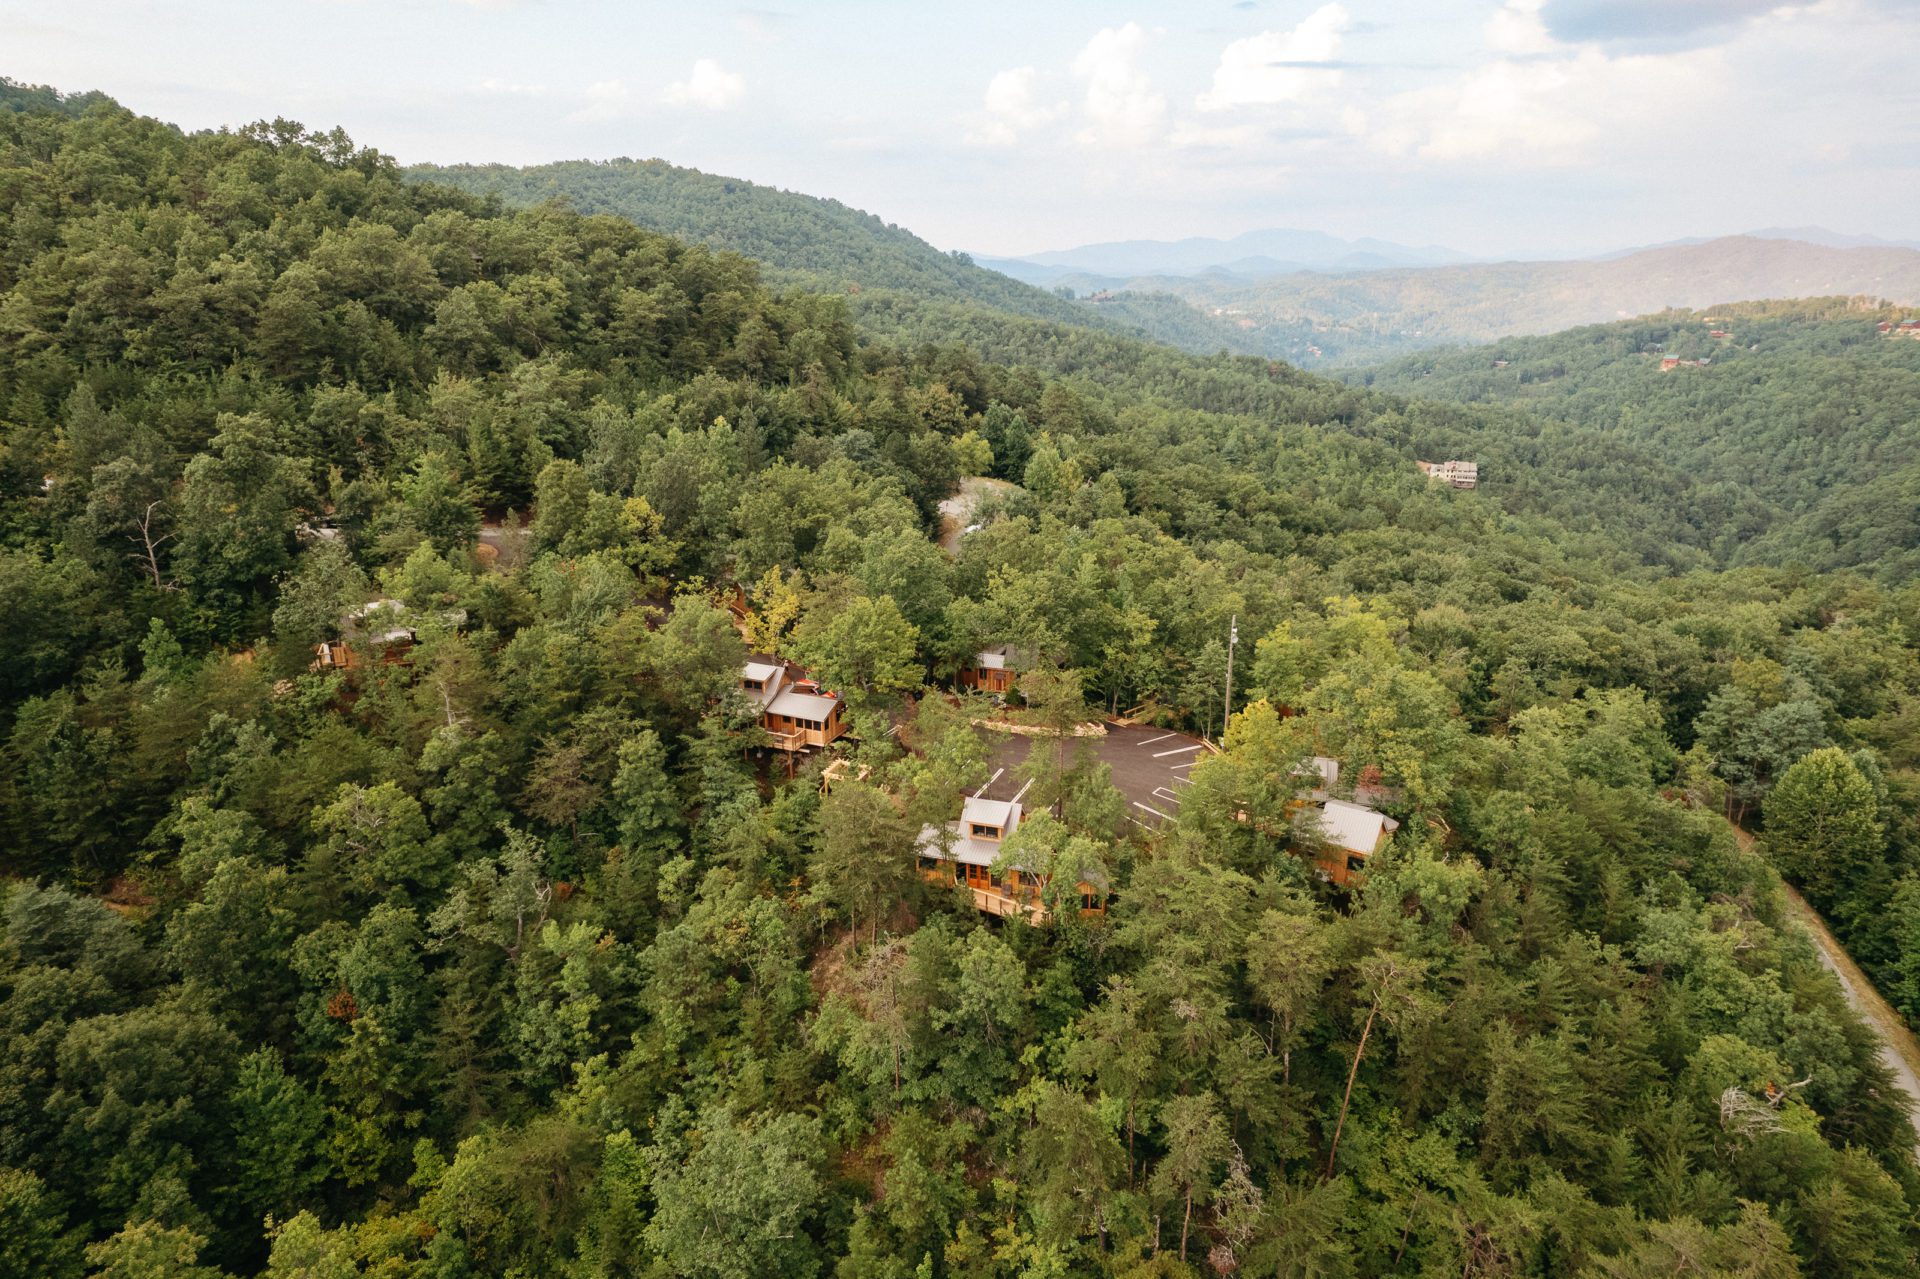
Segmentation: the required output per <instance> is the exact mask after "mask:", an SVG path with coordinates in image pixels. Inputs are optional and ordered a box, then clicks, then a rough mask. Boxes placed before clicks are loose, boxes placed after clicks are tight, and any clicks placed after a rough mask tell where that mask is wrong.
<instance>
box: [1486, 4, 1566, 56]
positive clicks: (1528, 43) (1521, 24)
mask: <svg viewBox="0 0 1920 1279" xmlns="http://www.w3.org/2000/svg"><path fill="white" fill-rule="evenodd" d="M1545 3H1546V0H1507V2H1506V3H1505V4H1504V5H1501V6H1500V8H1499V10H1498V11H1496V12H1495V13H1494V15H1493V16H1492V17H1491V18H1488V19H1487V47H1488V48H1489V49H1492V50H1493V51H1494V52H1496V53H1512V54H1522V55H1525V54H1534V53H1548V52H1550V51H1552V49H1553V48H1554V39H1553V37H1552V36H1551V35H1549V34H1547V24H1546V23H1545V22H1544V21H1542V20H1541V17H1540V10H1541V9H1542V8H1543V7H1545Z"/></svg>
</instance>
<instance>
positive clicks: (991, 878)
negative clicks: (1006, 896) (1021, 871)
mask: <svg viewBox="0 0 1920 1279" xmlns="http://www.w3.org/2000/svg"><path fill="white" fill-rule="evenodd" d="M987 882H988V883H989V884H992V885H993V886H994V887H995V888H998V887H1000V876H999V875H997V874H994V873H992V872H988V874H987Z"/></svg>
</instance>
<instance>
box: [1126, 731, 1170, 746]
mask: <svg viewBox="0 0 1920 1279" xmlns="http://www.w3.org/2000/svg"><path fill="white" fill-rule="evenodd" d="M1178 736H1180V734H1178V733H1162V734H1160V736H1158V737H1149V738H1148V739H1147V740H1146V741H1144V742H1135V743H1134V745H1135V746H1151V745H1153V744H1154V743H1155V742H1164V741H1166V740H1167V739H1168V738H1169V737H1178Z"/></svg>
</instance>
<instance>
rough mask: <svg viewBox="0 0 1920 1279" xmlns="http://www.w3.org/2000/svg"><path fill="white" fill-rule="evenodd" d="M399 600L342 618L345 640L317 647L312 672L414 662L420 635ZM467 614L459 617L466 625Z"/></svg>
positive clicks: (366, 606) (364, 607) (376, 602)
mask: <svg viewBox="0 0 1920 1279" xmlns="http://www.w3.org/2000/svg"><path fill="white" fill-rule="evenodd" d="M405 614H406V608H405V606H404V605H402V604H401V603H400V602H399V601H398V600H374V601H372V602H371V603H368V604H362V605H361V606H360V607H359V608H356V609H354V610H353V611H351V612H350V613H348V614H347V615H346V616H345V617H343V618H341V619H340V631H341V635H342V638H340V639H334V640H327V641H326V642H324V643H321V644H316V645H314V649H313V665H312V668H311V669H313V670H316V671H350V670H354V669H356V668H358V667H362V666H368V665H373V666H405V665H407V664H408V663H410V662H411V661H412V660H413V657H412V653H413V646H414V645H415V644H417V643H419V641H420V636H419V634H418V632H416V631H415V630H414V628H413V627H412V626H411V625H408V624H407V623H406V621H405ZM465 620H466V614H464V613H462V614H460V615H459V621H461V622H464V621H465Z"/></svg>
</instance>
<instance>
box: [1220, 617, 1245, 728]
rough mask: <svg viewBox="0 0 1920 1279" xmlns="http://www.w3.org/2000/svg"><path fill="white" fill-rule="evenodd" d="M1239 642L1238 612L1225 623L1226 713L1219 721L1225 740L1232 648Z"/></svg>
mask: <svg viewBox="0 0 1920 1279" xmlns="http://www.w3.org/2000/svg"><path fill="white" fill-rule="evenodd" d="M1239 642H1240V614H1238V613H1235V614H1234V615H1233V620H1232V621H1231V622H1228V623H1227V713H1226V716H1225V717H1224V718H1223V719H1221V721H1220V740H1221V741H1223V742H1224V741H1226V740H1227V720H1230V719H1232V718H1233V649H1234V646H1235V645H1236V644H1238V643H1239Z"/></svg>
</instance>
